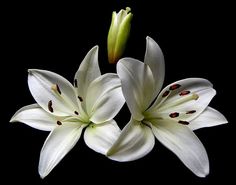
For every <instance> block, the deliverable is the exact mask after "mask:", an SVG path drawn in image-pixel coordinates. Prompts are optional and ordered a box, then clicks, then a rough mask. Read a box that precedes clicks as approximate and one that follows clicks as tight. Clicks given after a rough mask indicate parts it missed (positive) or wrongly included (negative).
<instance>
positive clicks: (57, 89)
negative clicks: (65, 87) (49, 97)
mask: <svg viewBox="0 0 236 185" xmlns="http://www.w3.org/2000/svg"><path fill="white" fill-rule="evenodd" d="M51 89H52V90H53V91H55V92H58V93H59V94H61V90H60V88H59V86H58V85H57V84H53V85H52V87H51Z"/></svg>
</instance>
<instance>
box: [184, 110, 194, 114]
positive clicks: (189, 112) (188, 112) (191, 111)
mask: <svg viewBox="0 0 236 185" xmlns="http://www.w3.org/2000/svg"><path fill="white" fill-rule="evenodd" d="M195 112H196V110H190V111H187V112H186V114H193V113H195Z"/></svg>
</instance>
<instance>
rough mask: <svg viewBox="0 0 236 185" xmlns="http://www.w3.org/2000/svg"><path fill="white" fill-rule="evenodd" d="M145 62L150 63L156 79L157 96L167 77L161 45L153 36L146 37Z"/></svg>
mask: <svg viewBox="0 0 236 185" xmlns="http://www.w3.org/2000/svg"><path fill="white" fill-rule="evenodd" d="M144 63H145V64H147V65H149V67H150V69H151V71H152V74H153V77H154V80H155V93H154V94H155V96H156V95H157V94H158V93H159V92H160V90H161V87H162V85H163V82H164V78H165V61H164V56H163V53H162V51H161V48H160V47H159V45H158V44H157V43H156V42H155V41H154V40H153V39H152V38H151V37H147V38H146V53H145V58H144Z"/></svg>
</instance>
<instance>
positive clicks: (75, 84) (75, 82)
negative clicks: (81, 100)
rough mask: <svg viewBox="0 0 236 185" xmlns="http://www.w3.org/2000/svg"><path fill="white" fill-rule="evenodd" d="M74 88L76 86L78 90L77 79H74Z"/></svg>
mask: <svg viewBox="0 0 236 185" xmlns="http://www.w3.org/2000/svg"><path fill="white" fill-rule="evenodd" d="M74 86H75V87H76V88H77V87H78V82H77V79H74Z"/></svg>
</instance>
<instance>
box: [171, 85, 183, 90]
mask: <svg viewBox="0 0 236 185" xmlns="http://www.w3.org/2000/svg"><path fill="white" fill-rule="evenodd" d="M180 87H181V85H179V84H174V85H172V86H170V90H171V91H173V90H175V89H178V88H180Z"/></svg>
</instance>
